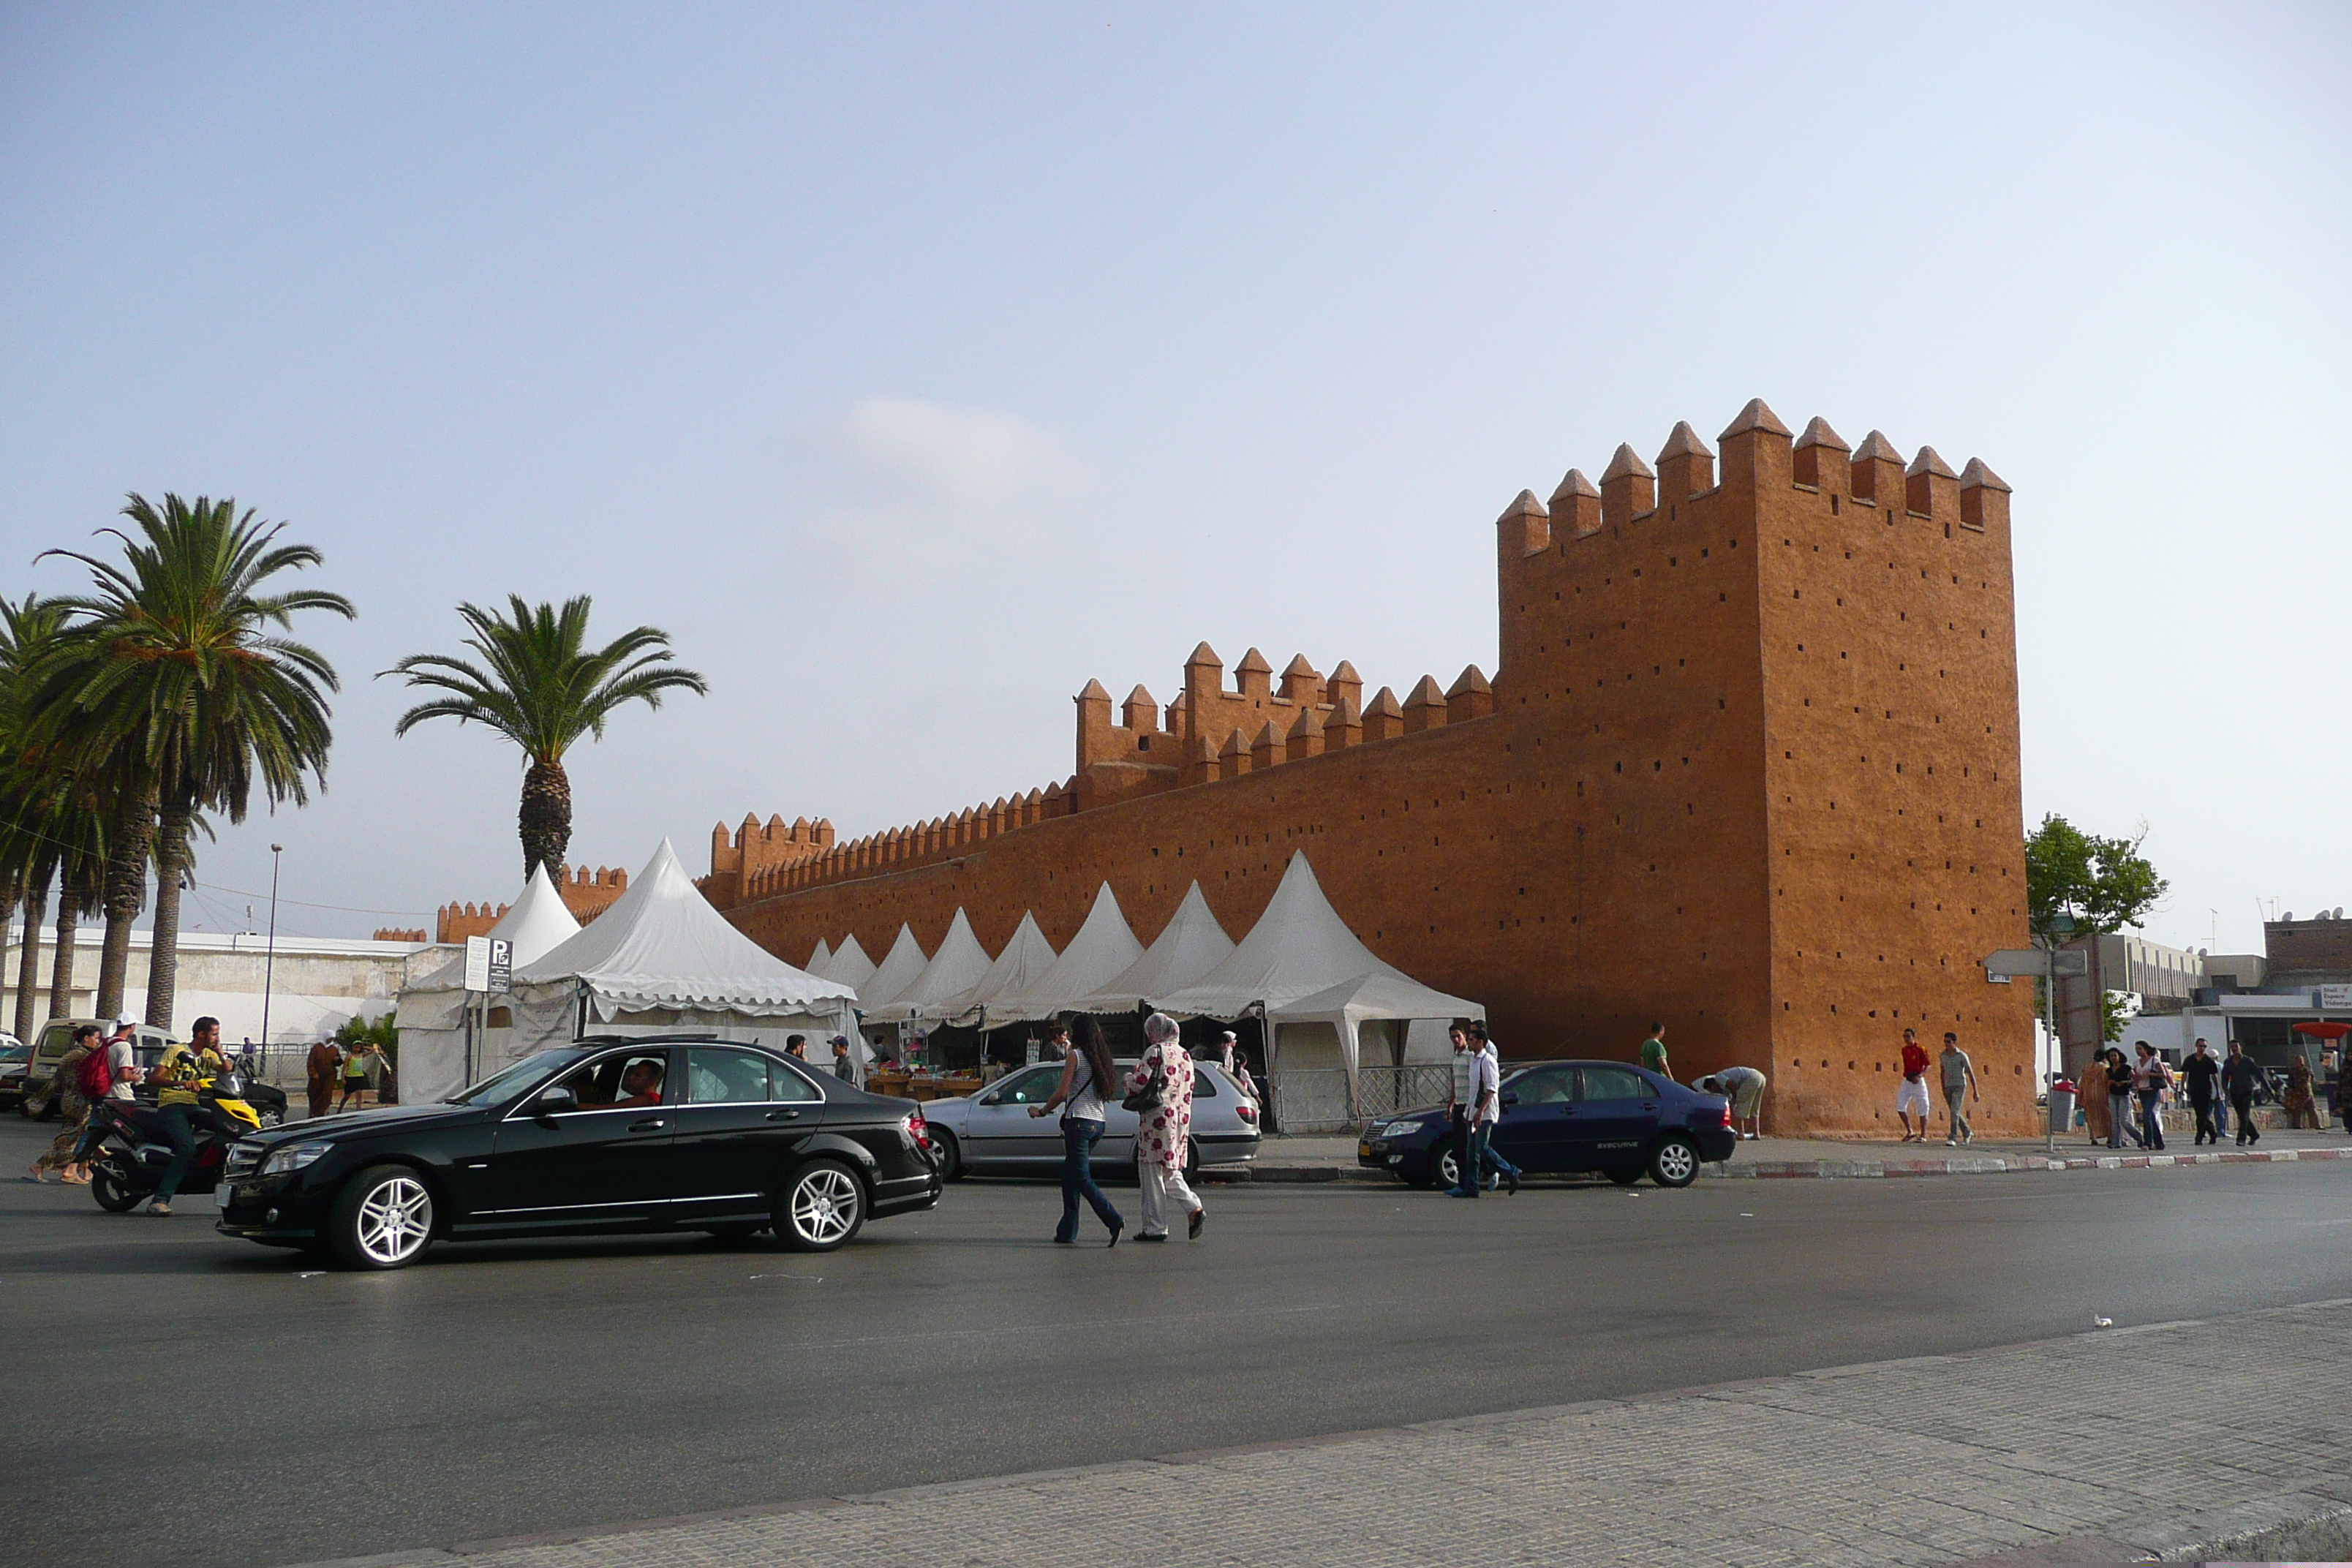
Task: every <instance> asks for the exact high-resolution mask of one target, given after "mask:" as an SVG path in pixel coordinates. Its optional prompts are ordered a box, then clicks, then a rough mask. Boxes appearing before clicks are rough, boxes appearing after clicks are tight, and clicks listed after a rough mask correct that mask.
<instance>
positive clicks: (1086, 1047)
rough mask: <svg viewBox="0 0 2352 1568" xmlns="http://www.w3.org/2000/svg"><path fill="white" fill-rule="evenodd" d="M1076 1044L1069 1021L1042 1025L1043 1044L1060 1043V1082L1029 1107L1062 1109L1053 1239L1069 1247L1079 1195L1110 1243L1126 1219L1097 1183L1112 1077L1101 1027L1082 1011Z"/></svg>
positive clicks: (1035, 1112)
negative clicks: (1058, 1210)
mask: <svg viewBox="0 0 2352 1568" xmlns="http://www.w3.org/2000/svg"><path fill="white" fill-rule="evenodd" d="M1076 1019H1077V1043H1076V1045H1075V1046H1073V1045H1072V1044H1071V1043H1070V1025H1069V1024H1068V1023H1067V1022H1066V1021H1065V1020H1062V1019H1056V1020H1055V1022H1053V1023H1052V1024H1050V1025H1048V1026H1046V1030H1045V1043H1046V1044H1047V1045H1048V1046H1051V1045H1053V1044H1054V1043H1055V1041H1059V1042H1061V1045H1062V1081H1061V1082H1060V1083H1059V1084H1057V1085H1056V1086H1055V1089H1054V1092H1053V1094H1052V1096H1051V1097H1050V1098H1049V1099H1047V1100H1046V1101H1045V1104H1043V1105H1033V1106H1031V1107H1030V1108H1029V1114H1030V1115H1032V1116H1044V1115H1045V1114H1047V1113H1048V1112H1050V1111H1052V1110H1055V1108H1056V1107H1059V1108H1061V1111H1062V1223H1061V1225H1060V1226H1057V1227H1055V1231H1054V1239H1055V1241H1057V1242H1059V1243H1061V1245H1063V1246H1064V1247H1068V1246H1070V1245H1072V1244H1073V1243H1075V1242H1076V1240H1077V1239H1078V1199H1079V1197H1080V1196H1082V1195H1083V1196H1084V1197H1085V1198H1086V1200H1087V1203H1088V1204H1090V1205H1093V1206H1094V1211H1095V1217H1096V1218H1097V1219H1098V1220H1100V1221H1102V1222H1103V1227H1104V1228H1105V1229H1106V1230H1108V1231H1109V1232H1110V1241H1109V1243H1108V1245H1109V1246H1112V1247H1117V1246H1118V1233H1119V1232H1121V1231H1123V1230H1125V1229H1126V1228H1127V1221H1126V1220H1124V1219H1122V1218H1120V1217H1119V1213H1118V1210H1117V1209H1115V1208H1113V1207H1112V1206H1111V1202H1110V1200H1109V1199H1108V1198H1107V1197H1105V1196H1103V1190H1102V1189H1101V1188H1100V1187H1098V1186H1097V1185H1095V1145H1096V1144H1097V1143H1098V1142H1101V1141H1102V1135H1103V1116H1104V1111H1105V1107H1104V1105H1103V1090H1104V1089H1106V1088H1107V1087H1108V1085H1110V1084H1111V1083H1113V1082H1115V1081H1116V1079H1115V1078H1114V1076H1113V1073H1112V1068H1111V1063H1110V1047H1108V1046H1107V1045H1105V1044H1103V1037H1102V1026H1101V1025H1099V1024H1097V1023H1096V1022H1095V1021H1094V1020H1093V1019H1092V1018H1090V1017H1088V1016H1087V1015H1085V1014H1084V1013H1080V1014H1078V1015H1076Z"/></svg>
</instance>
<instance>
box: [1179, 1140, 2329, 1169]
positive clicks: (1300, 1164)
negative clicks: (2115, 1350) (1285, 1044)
mask: <svg viewBox="0 0 2352 1568" xmlns="http://www.w3.org/2000/svg"><path fill="white" fill-rule="evenodd" d="M2043 1148H2044V1146H2043V1143H2042V1141H2041V1140H2039V1139H2032V1140H2024V1139H2019V1140H1993V1139H1987V1138H1979V1140H1977V1141H1976V1142H1973V1143H1969V1144H1967V1145H1965V1146H1963V1147H1960V1148H1947V1147H1945V1146H1944V1144H1943V1143H1941V1142H1934V1143H1901V1142H1895V1140H1893V1139H1882V1140H1875V1141H1862V1140H1854V1141H1846V1140H1842V1139H1830V1138H1756V1139H1750V1140H1748V1142H1743V1143H1741V1144H1740V1146H1739V1150H1738V1152H1737V1153H1735V1154H1734V1155H1733V1156H1732V1157H1731V1158H1730V1159H1729V1160H1728V1161H1727V1162H1725V1163H1721V1164H1710V1165H1707V1166H1706V1167H1705V1170H1706V1174H1708V1175H1710V1176H1717V1177H1732V1178H1743V1177H1790V1176H1822V1177H1860V1176H1977V1175H1998V1174H2001V1173H2009V1172H2017V1171H2053V1170H2068V1171H2090V1170H2116V1169H2119V1168H2120V1169H2125V1170H2131V1169H2137V1168H2139V1167H2142V1166H2153V1167H2156V1168H2158V1169H2161V1168H2164V1167H2168V1166H2179V1165H2213V1164H2223V1163H2263V1162H2267V1161H2277V1160H2352V1137H2347V1135H2346V1134H2345V1133H2344V1132H2343V1131H2340V1130H2338V1131H2326V1132H2308V1131H2305V1132H2293V1131H2266V1132H2264V1133H2263V1139H2262V1142H2261V1143H2260V1144H2259V1145H2257V1146H2256V1147H2254V1148H2252V1149H2241V1148H2239V1147H2237V1146H2236V1145H2235V1144H2234V1143H2225V1144H2222V1145H2221V1147H2219V1148H2214V1147H2211V1146H2207V1147H2205V1148H2198V1147H2195V1146H2193V1145H2192V1144H2191V1143H2190V1142H2189V1140H2188V1139H2187V1138H2182V1139H2179V1140H2177V1141H2171V1142H2169V1143H2168V1148H2167V1150H2166V1152H2163V1153H2161V1154H2143V1153H2141V1152H2139V1151H2137V1149H2133V1148H2131V1147H2129V1146H2126V1148H2124V1149H2122V1150H2120V1151H2118V1150H2111V1149H2109V1148H2107V1147H2106V1146H2105V1144H2090V1143H2086V1142H2084V1141H2083V1139H2082V1138H2081V1136H2080V1135H2079V1134H2078V1135H2076V1136H2074V1137H2072V1138H2061V1139H2059V1140H2058V1154H2057V1157H2056V1158H2055V1159H2053V1158H2051V1157H2050V1156H2049V1155H2047V1154H2046V1153H2045V1152H2043ZM1202 1179H1203V1180H1204V1181H1210V1182H1220V1181H1223V1182H1236V1181H1240V1182H1354V1181H1368V1182H1392V1181H1394V1180H1395V1178H1394V1177H1393V1176H1391V1175H1389V1174H1388V1173H1386V1172H1382V1171H1373V1170H1368V1169H1366V1168H1364V1167H1362V1166H1360V1165H1358V1164H1357V1163H1356V1139H1355V1136H1354V1135H1353V1134H1352V1133H1351V1134H1348V1135H1345V1136H1340V1135H1318V1134H1303V1135H1300V1136H1297V1137H1271V1138H1268V1139H1266V1140H1265V1142H1264V1143H1263V1144H1262V1145H1261V1147H1260V1151H1259V1154H1258V1158H1257V1160H1256V1162H1255V1163H1254V1164H1252V1165H1248V1166H1228V1167H1224V1168H1222V1169H1210V1170H1207V1171H1203V1172H1202Z"/></svg>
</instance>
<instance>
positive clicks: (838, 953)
mask: <svg viewBox="0 0 2352 1568" xmlns="http://www.w3.org/2000/svg"><path fill="white" fill-rule="evenodd" d="M810 973H816V972H815V971H814V970H812V971H810ZM823 978H824V979H826V980H830V981H832V982H833V983H834V984H835V985H846V986H848V987H849V988H850V989H851V990H852V991H855V992H856V993H857V995H858V1000H860V1001H861V1002H862V1001H864V1000H865V998H866V983H867V982H868V981H870V980H872V979H873V978H874V961H873V960H872V959H870V958H868V957H866V950H865V949H864V948H862V947H860V946H858V945H857V938H856V934H855V933H852V934H851V935H849V936H846V937H844V938H843V939H842V942H841V945H840V946H839V947H838V948H836V949H835V950H834V954H833V957H832V959H831V960H829V961H828V962H827V963H826V964H825V966H824V975H823Z"/></svg>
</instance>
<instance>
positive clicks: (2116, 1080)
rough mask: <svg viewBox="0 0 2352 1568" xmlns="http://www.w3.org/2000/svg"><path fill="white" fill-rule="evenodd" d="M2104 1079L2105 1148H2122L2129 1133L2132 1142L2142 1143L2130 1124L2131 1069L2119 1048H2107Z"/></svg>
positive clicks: (2136, 1131)
mask: <svg viewBox="0 0 2352 1568" xmlns="http://www.w3.org/2000/svg"><path fill="white" fill-rule="evenodd" d="M2105 1077H2106V1085H2107V1147H2108V1148H2110V1149H2120V1148H2122V1147H2123V1146H2124V1134H2125V1133H2126V1132H2129V1133H2130V1134H2131V1136H2132V1142H2135V1143H2140V1142H2145V1141H2144V1140H2143V1139H2142V1138H2141V1137H2140V1134H2139V1129H2138V1128H2137V1127H2136V1126H2134V1125H2133V1123H2132V1069H2131V1064H2130V1063H2129V1062H2127V1061H2126V1060H2124V1053H2123V1051H2122V1049H2121V1048H2120V1047H2116V1046H2109V1047H2107V1058H2106V1068H2105Z"/></svg>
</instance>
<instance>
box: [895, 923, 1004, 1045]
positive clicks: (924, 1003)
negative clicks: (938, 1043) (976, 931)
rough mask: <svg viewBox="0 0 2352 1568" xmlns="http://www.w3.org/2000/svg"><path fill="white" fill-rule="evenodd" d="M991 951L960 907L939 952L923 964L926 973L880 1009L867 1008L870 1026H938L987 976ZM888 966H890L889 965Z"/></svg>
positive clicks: (916, 978)
mask: <svg viewBox="0 0 2352 1568" xmlns="http://www.w3.org/2000/svg"><path fill="white" fill-rule="evenodd" d="M988 964H989V957H988V949H986V948H984V947H982V946H981V945H980V938H978V937H976V936H974V935H972V934H971V919H970V917H968V916H966V915H965V913H964V912H963V910H961V908H959V909H958V910H956V912H955V919H953V920H951V921H949V922H948V934H947V935H945V936H943V937H941V938H940V950H939V951H938V952H934V953H933V954H931V961H930V962H929V963H927V964H925V965H923V972H922V973H920V974H918V975H916V976H915V978H914V979H913V980H912V981H910V982H908V985H907V988H906V989H905V990H904V991H901V992H899V993H898V994H897V995H896V996H893V997H892V998H891V999H890V1000H889V1001H887V1002H885V1003H883V1004H882V1005H879V1006H874V1007H868V1008H866V1022H867V1023H869V1024H876V1023H879V1024H913V1023H930V1024H936V1023H940V1022H942V1021H944V1020H945V1019H946V1018H947V1017H949V1016H950V1008H951V1007H953V1006H954V1005H956V1004H958V1003H960V1002H961V1001H962V1000H963V998H964V997H966V996H968V995H970V994H971V991H972V988H973V987H974V986H976V985H978V984H980V982H981V977H982V975H984V974H986V973H988ZM885 967H887V965H886V966H885Z"/></svg>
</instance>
